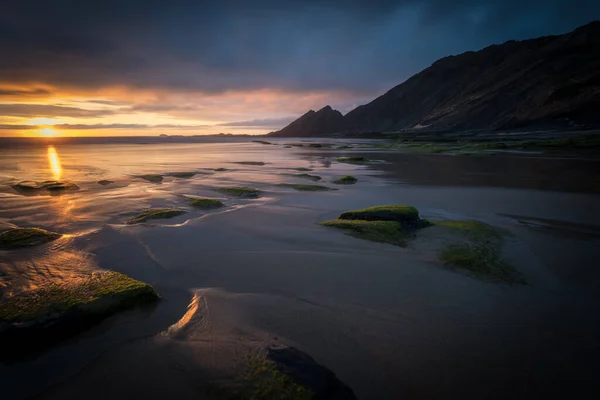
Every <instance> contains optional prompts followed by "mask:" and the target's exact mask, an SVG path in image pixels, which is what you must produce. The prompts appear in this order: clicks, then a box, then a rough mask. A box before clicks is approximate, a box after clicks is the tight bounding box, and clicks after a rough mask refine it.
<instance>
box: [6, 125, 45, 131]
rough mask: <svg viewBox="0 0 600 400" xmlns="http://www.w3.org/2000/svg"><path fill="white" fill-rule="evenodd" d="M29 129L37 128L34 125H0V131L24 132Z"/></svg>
mask: <svg viewBox="0 0 600 400" xmlns="http://www.w3.org/2000/svg"><path fill="white" fill-rule="evenodd" d="M29 129H39V127H38V126H35V125H11V124H7V125H0V131H26V130H29Z"/></svg>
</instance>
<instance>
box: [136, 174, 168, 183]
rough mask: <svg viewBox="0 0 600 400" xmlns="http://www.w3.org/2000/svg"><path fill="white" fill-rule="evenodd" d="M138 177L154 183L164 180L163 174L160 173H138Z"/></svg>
mask: <svg viewBox="0 0 600 400" xmlns="http://www.w3.org/2000/svg"><path fill="white" fill-rule="evenodd" d="M137 178H141V179H143V180H145V181H148V182H152V183H161V182H162V181H163V179H164V178H163V176H162V175H158V174H146V175H138V176H137Z"/></svg>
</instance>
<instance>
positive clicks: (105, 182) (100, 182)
mask: <svg viewBox="0 0 600 400" xmlns="http://www.w3.org/2000/svg"><path fill="white" fill-rule="evenodd" d="M111 183H115V181H110V180H108V179H102V180H101V181H98V185H102V186H106V185H110V184H111Z"/></svg>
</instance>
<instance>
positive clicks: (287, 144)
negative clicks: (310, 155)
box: [286, 143, 304, 147]
mask: <svg viewBox="0 0 600 400" xmlns="http://www.w3.org/2000/svg"><path fill="white" fill-rule="evenodd" d="M286 146H292V147H304V144H302V143H286Z"/></svg>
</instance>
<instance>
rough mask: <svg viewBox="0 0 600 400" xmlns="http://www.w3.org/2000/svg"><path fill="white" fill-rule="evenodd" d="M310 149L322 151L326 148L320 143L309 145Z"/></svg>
mask: <svg viewBox="0 0 600 400" xmlns="http://www.w3.org/2000/svg"><path fill="white" fill-rule="evenodd" d="M308 147H310V148H313V149H320V148H322V147H325V146H324V145H322V144H320V143H311V144H309V145H308Z"/></svg>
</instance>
